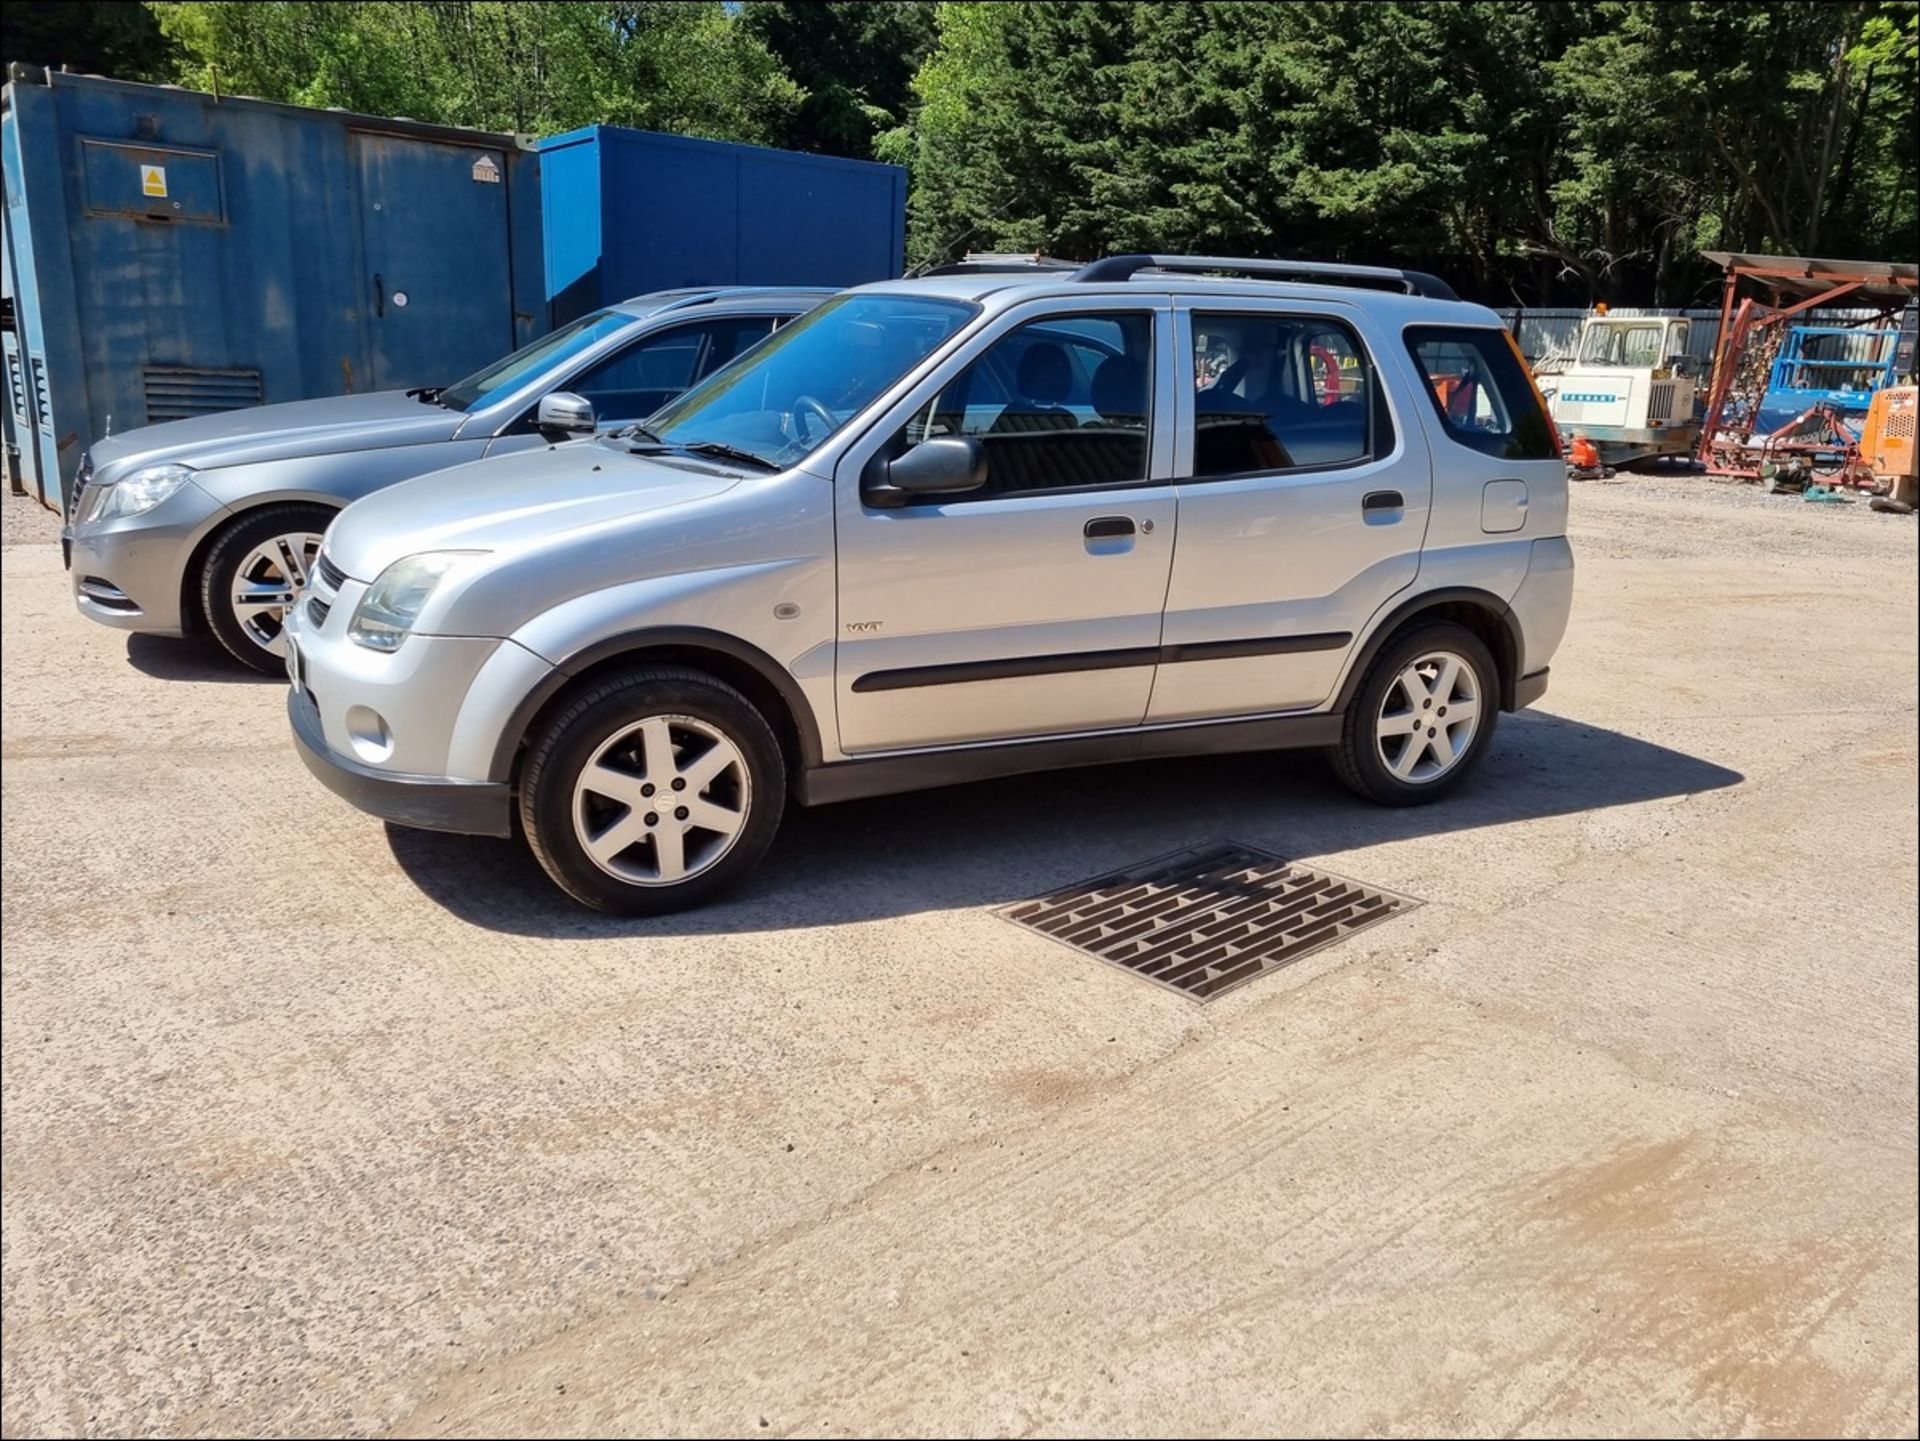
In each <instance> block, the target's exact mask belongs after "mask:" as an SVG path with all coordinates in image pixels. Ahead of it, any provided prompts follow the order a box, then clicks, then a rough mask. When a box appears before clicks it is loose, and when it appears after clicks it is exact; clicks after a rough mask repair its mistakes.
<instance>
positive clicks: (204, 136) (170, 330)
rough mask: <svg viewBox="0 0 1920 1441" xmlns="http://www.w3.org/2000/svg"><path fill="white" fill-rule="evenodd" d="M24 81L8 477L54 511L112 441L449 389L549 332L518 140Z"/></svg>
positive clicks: (15, 104) (117, 86)
mask: <svg viewBox="0 0 1920 1441" xmlns="http://www.w3.org/2000/svg"><path fill="white" fill-rule="evenodd" d="M11 76H12V78H11V81H10V83H9V84H8V85H7V86H6V89H5V92H4V116H0V165H3V167H4V170H5V174H6V212H5V213H6V246H5V258H6V265H7V271H8V273H7V289H8V290H9V291H10V292H11V295H12V297H13V300H14V305H13V308H12V319H13V322H14V324H13V326H12V328H11V329H10V330H9V331H8V332H7V333H6V335H5V337H4V342H5V358H6V366H7V384H6V388H7V392H8V395H7V401H8V405H9V407H10V411H11V415H12V420H13V429H14V431H15V432H16V434H15V437H14V443H15V444H16V445H17V447H18V454H17V457H14V456H10V457H9V465H10V467H13V466H17V468H18V472H19V475H18V483H19V485H20V486H21V488H24V489H27V490H29V491H31V492H32V493H34V494H36V495H38V496H39V497H40V498H41V499H42V500H43V501H45V502H46V503H47V504H49V505H64V496H65V489H66V486H67V485H68V484H69V483H70V482H71V480H72V477H73V474H74V471H75V470H76V469H77V467H78V465H79V461H80V457H81V455H82V454H83V453H84V452H85V450H86V447H87V446H88V445H89V444H91V443H92V442H93V441H94V440H95V439H97V438H98V437H100V436H101V435H104V434H107V433H108V432H109V430H110V429H111V430H113V431H120V430H127V429H130V428H132V427H135V426H140V425H147V424H151V423H155V422H158V421H163V420H169V419H177V418H180V417H182V416H187V415H195V414H203V413H206V412H210V411H214V410H225V409H232V408H235V407H238V406H242V405H251V404H258V403H262V402H275V401H283V400H300V399H305V398H309V397H313V396H324V395H338V394H344V393H347V392H351V391H366V390H380V389H390V388H402V387H410V386H416V385H441V384H446V383H449V382H451V381H453V380H457V379H459V378H460V377H461V376H462V375H465V374H467V373H468V372H470V371H472V370H475V369H477V368H479V367H480V366H481V365H484V364H485V363H486V362H488V361H489V360H492V359H494V358H496V357H498V356H500V355H501V354H503V353H505V352H506V351H509V350H511V349H513V348H515V347H516V346H519V345H522V344H525V343H526V342H527V341H528V340H531V339H533V338H534V337H535V336H537V335H538V334H540V333H541V332H542V331H544V330H545V329H546V327H547V325H548V323H549V322H548V316H547V310H546V306H545V304H544V301H545V295H546V288H545V285H544V281H543V277H542V273H541V255H542V246H541V235H540V186H539V179H538V171H539V160H538V157H537V156H536V155H535V154H534V152H533V151H532V150H531V149H530V148H528V147H525V146H523V145H521V144H519V143H518V142H516V141H515V140H514V139H513V138H512V137H509V136H503V135H493V134H487V133H484V132H478V131H467V130H455V129H449V128H446V127H442V126H434V125H422V124H417V123H414V122H410V121H404V120H382V119H377V118H374V117H370V116H361V115H351V114H347V113H345V112H342V111H332V110H313V109H306V108H302V107H299V106H291V105H279V104H273V103H270V102H266V101H259V100H248V99H236V98H232V97H215V96H212V95H203V94H199V93H196V92H193V91H187V90H181V89H177V88H175V87H172V86H154V85H136V84H130V83H126V82H122V81H115V80H106V79H101V78H99V77H96V76H79V75H67V74H63V73H57V72H46V71H40V70H36V69H33V68H30V67H22V66H15V67H13V69H12V71H11Z"/></svg>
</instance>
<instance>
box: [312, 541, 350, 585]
mask: <svg viewBox="0 0 1920 1441" xmlns="http://www.w3.org/2000/svg"><path fill="white" fill-rule="evenodd" d="M313 570H314V574H315V575H317V576H318V577H319V578H320V583H321V584H322V585H324V586H325V587H326V588H327V589H328V590H330V591H333V592H334V593H335V594H336V595H337V594H338V593H339V591H340V587H341V586H343V585H345V584H346V583H347V573H346V572H345V571H344V570H342V569H340V567H339V566H337V565H335V564H334V563H333V562H332V561H331V560H329V559H327V553H326V552H325V551H324V550H323V551H321V552H320V559H319V560H318V561H316V562H315V563H314V567H313Z"/></svg>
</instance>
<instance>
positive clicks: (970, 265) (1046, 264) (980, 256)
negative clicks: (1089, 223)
mask: <svg viewBox="0 0 1920 1441" xmlns="http://www.w3.org/2000/svg"><path fill="white" fill-rule="evenodd" d="M1077 269H1079V267H1078V266H1077V265H1075V264H1074V263H1073V262H1072V261H1070V260H1053V259H1050V258H1048V257H1047V256H1044V255H1038V254H1034V255H1025V254H1012V255H1007V254H997V253H988V252H983V251H969V252H968V254H967V255H966V257H965V258H964V259H961V260H950V261H948V262H947V263H946V264H944V265H935V266H932V267H931V268H929V269H926V270H922V271H919V272H918V273H916V275H915V276H914V278H915V279H916V280H918V279H921V278H923V277H925V276H929V275H1025V274H1031V273H1033V272H1034V271H1036V270H1077Z"/></svg>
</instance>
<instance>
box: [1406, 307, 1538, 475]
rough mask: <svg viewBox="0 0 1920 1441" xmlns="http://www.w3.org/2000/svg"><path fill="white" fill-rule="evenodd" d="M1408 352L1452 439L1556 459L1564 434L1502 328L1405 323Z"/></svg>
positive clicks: (1500, 452) (1494, 452)
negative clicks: (1561, 433) (1555, 427)
mask: <svg viewBox="0 0 1920 1441" xmlns="http://www.w3.org/2000/svg"><path fill="white" fill-rule="evenodd" d="M1407 351H1408V353H1409V354H1411V355H1412V356H1413V361H1414V364H1415V365H1416V366H1418V367H1419V370H1420V377H1421V379H1422V380H1424V381H1425V382H1426V386H1427V398H1428V399H1429V400H1431V401H1432V402H1433V408H1434V410H1435V412H1436V413H1437V414H1438V415H1439V417H1440V423H1441V425H1442V426H1443V427H1445V429H1446V432H1447V434H1448V436H1449V437H1451V438H1452V439H1453V440H1455V441H1457V442H1458V443H1459V444H1461V445H1464V446H1466V447H1467V448H1468V449H1469V450H1477V451H1479V452H1480V453H1481V454H1483V455H1491V456H1494V457H1495V458H1496V459H1500V460H1553V459H1555V458H1556V457H1557V456H1558V455H1559V454H1560V437H1559V435H1558V433H1557V432H1556V431H1555V430H1554V428H1553V421H1552V419H1551V417H1549V416H1548V414H1547V408H1546V405H1545V404H1544V403H1543V402H1542V401H1541V399H1540V392H1539V391H1538V390H1536V389H1535V388H1534V384H1533V377H1532V376H1531V375H1529V374H1528V373H1527V368H1526V366H1525V364H1524V363H1523V362H1522V361H1521V359H1520V356H1519V354H1518V353H1517V352H1516V351H1515V350H1514V348H1513V345H1512V342H1511V341H1509V340H1508V338H1507V333H1506V332H1505V331H1504V330H1489V329H1486V328H1484V327H1478V326H1466V325H1412V326H1408V327H1407Z"/></svg>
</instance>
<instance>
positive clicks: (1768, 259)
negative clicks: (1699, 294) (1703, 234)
mask: <svg viewBox="0 0 1920 1441" xmlns="http://www.w3.org/2000/svg"><path fill="white" fill-rule="evenodd" d="M1700 253H1701V254H1702V255H1704V256H1705V257H1706V258H1707V259H1708V260H1711V261H1712V262H1713V263H1714V264H1716V265H1718V266H1720V267H1721V268H1722V269H1723V270H1725V271H1726V273H1727V279H1726V284H1725V285H1724V286H1723V287H1722V290H1721V298H1720V334H1719V342H1718V346H1717V348H1716V349H1715V351H1714V357H1713V382H1712V386H1711V389H1710V390H1709V392H1708V396H1707V411H1706V417H1705V419H1704V420H1703V422H1702V424H1701V426H1700V450H1699V457H1700V459H1701V460H1702V461H1704V462H1705V463H1706V467H1707V471H1708V473H1709V474H1712V475H1734V476H1741V477H1752V476H1754V475H1757V474H1758V460H1757V459H1756V458H1755V455H1754V454H1753V453H1752V452H1753V449H1754V447H1753V445H1752V443H1751V442H1752V437H1751V436H1750V435H1749V434H1747V433H1741V434H1728V435H1723V434H1722V426H1723V424H1724V423H1725V421H1726V420H1727V416H1728V411H1729V405H1730V402H1732V401H1733V400H1734V398H1735V394H1734V393H1735V390H1736V388H1739V389H1741V390H1743V391H1745V390H1752V389H1753V388H1754V387H1755V385H1756V384H1757V385H1760V386H1762V387H1763V386H1764V377H1765V375H1766V374H1767V372H1768V370H1769V369H1770V366H1769V365H1765V364H1758V363H1756V362H1758V361H1761V360H1767V361H1770V360H1771V352H1772V351H1773V350H1777V349H1778V346H1779V339H1780V337H1781V336H1782V335H1783V334H1784V332H1782V331H1779V330H1778V329H1777V328H1776V327H1778V326H1779V325H1780V324H1781V323H1782V322H1783V321H1787V320H1790V319H1792V318H1793V317H1794V316H1796V315H1803V314H1805V313H1806V312H1808V311H1810V310H1814V309H1817V308H1819V307H1822V306H1830V305H1839V304H1841V303H1842V302H1844V303H1846V304H1847V305H1850V306H1861V307H1871V308H1872V309H1873V310H1874V312H1875V315H1874V317H1873V321H1872V322H1868V323H1873V322H1884V321H1885V320H1886V319H1887V318H1888V317H1890V316H1892V315H1893V314H1895V313H1896V312H1898V311H1900V310H1902V309H1904V308H1905V307H1906V306H1908V305H1910V304H1912V303H1913V302H1914V301H1915V299H1916V298H1920V265H1907V264H1902V263H1900V262H1898V261H1889V260H1827V259H1820V258H1816V257H1812V256H1806V255H1750V254H1745V253H1743V252H1739V251H1727V250H1703V251H1701V252H1700ZM1742 281H1745V282H1746V283H1747V286H1748V288H1749V291H1750V292H1751V291H1752V290H1759V291H1762V292H1763V293H1764V297H1765V298H1764V299H1762V298H1759V297H1756V296H1755V295H1753V294H1751V293H1749V294H1748V295H1746V296H1745V297H1740V295H1739V292H1740V288H1741V282H1742ZM1736 299H1738V305H1737V306H1736V304H1735V301H1736ZM1768 341H1770V342H1771V344H1770V345H1769V344H1767V343H1765V342H1768ZM1755 342H1762V343H1761V344H1759V345H1757V346H1756V345H1755V344H1754V343H1755ZM1750 351H1751V352H1753V353H1750ZM1749 399H1750V400H1751V402H1752V403H1751V404H1748V405H1746V406H1744V407H1736V409H1743V410H1744V413H1745V415H1746V418H1747V421H1748V422H1749V425H1748V430H1750V429H1751V425H1750V422H1751V420H1752V419H1753V417H1754V416H1755V415H1757V414H1758V400H1759V396H1758V393H1756V394H1754V395H1753V396H1751V397H1749ZM1736 428H1737V427H1736ZM1762 448H1763V449H1764V446H1763V447H1762Z"/></svg>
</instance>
